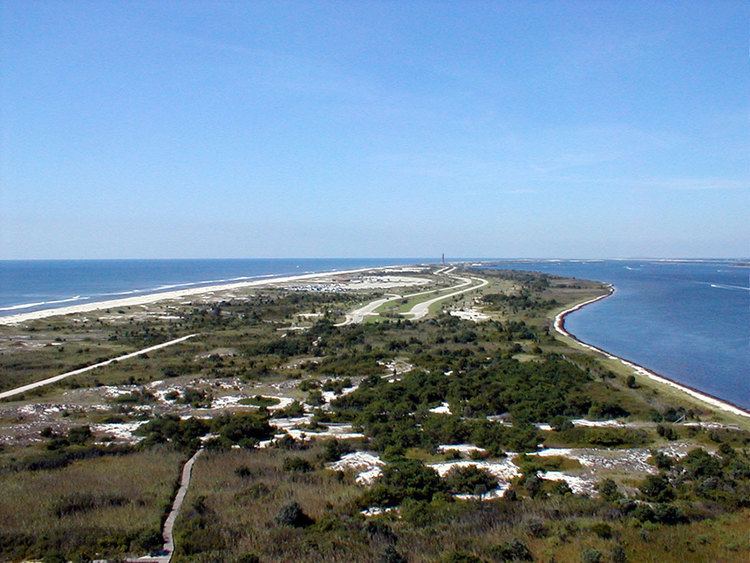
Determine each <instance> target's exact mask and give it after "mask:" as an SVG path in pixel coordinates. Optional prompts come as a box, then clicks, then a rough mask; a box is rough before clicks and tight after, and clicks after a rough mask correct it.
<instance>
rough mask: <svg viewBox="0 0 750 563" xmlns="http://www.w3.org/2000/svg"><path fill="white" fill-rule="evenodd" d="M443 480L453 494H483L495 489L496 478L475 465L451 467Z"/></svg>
mask: <svg viewBox="0 0 750 563" xmlns="http://www.w3.org/2000/svg"><path fill="white" fill-rule="evenodd" d="M444 479H445V483H446V485H447V487H448V490H449V491H450V492H451V493H454V494H484V493H486V492H487V491H490V490H492V489H494V488H496V487H497V478H496V477H494V476H493V475H492V474H491V473H489V472H488V471H487V470H486V469H482V468H479V467H477V466H476V465H468V466H464V467H460V466H456V467H453V468H451V470H450V471H448V473H447V475H446V476H445V477H444Z"/></svg>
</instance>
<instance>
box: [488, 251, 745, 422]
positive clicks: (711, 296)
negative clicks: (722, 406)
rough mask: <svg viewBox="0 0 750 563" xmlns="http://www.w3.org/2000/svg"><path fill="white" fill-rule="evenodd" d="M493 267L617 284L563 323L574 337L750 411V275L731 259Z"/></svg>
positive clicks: (514, 263)
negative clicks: (604, 296)
mask: <svg viewBox="0 0 750 563" xmlns="http://www.w3.org/2000/svg"><path fill="white" fill-rule="evenodd" d="M495 263H496V264H497V265H496V266H495V267H497V268H500V269H506V268H511V269H516V270H534V271H539V272H546V273H549V274H556V275H561V276H572V277H577V278H580V279H590V280H598V281H603V282H607V283H611V284H613V285H614V286H615V293H614V294H613V295H612V296H611V297H609V298H607V299H603V300H601V301H597V302H596V303H593V304H591V305H588V306H586V307H583V308H582V309H580V310H578V311H576V312H574V313H572V314H570V315H569V316H568V317H567V318H566V320H565V328H566V329H567V330H568V331H569V332H570V333H572V334H574V335H575V336H576V337H577V338H579V339H580V340H583V341H584V342H587V343H589V344H592V345H594V346H596V347H597V348H602V349H604V350H607V351H609V352H611V353H612V354H615V355H617V356H620V357H622V358H625V359H627V360H630V361H632V362H635V363H637V364H640V365H642V366H644V367H646V368H648V369H651V370H653V371H655V372H657V373H660V374H662V375H665V376H667V377H669V378H670V379H673V380H674V381H677V382H679V383H684V384H687V385H689V386H691V387H694V388H696V389H698V390H700V391H703V392H706V393H709V394H711V395H714V396H716V397H718V398H720V399H724V400H726V401H729V402H731V403H734V404H736V405H738V406H740V407H743V408H746V409H750V288H749V287H748V285H749V284H748V281H749V279H750V268H747V267H742V266H741V265H740V263H738V262H736V261H727V260H705V261H657V260H649V261H645V260H596V261H581V260H554V261H551V260H544V261H515V260H513V261H501V262H495Z"/></svg>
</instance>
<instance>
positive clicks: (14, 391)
mask: <svg viewBox="0 0 750 563" xmlns="http://www.w3.org/2000/svg"><path fill="white" fill-rule="evenodd" d="M195 336H198V335H197V334H188V335H187V336H181V337H180V338H175V339H174V340H170V341H169V342H162V343H161V344H156V345H154V346H149V347H148V348H143V349H142V350H137V351H135V352H130V353H129V354H124V355H122V356H117V357H116V358H112V359H110V360H104V361H103V362H99V363H96V364H92V365H90V366H86V367H83V368H78V369H74V370H73V371H68V372H65V373H61V374H60V375H55V376H52V377H48V378H47V379H42V380H41V381H36V382H34V383H29V384H27V385H22V386H21V387H16V388H15V389H9V390H8V391H3V392H2V393H0V399H7V398H8V397H13V396H14V395H20V394H21V393H25V392H26V391H31V390H32V389H36V388H38V387H44V386H45V385H49V384H51V383H57V382H58V381H61V380H63V379H66V378H68V377H70V376H71V375H79V374H81V373H86V372H87V371H91V370H92V369H96V368H100V367H104V366H108V365H109V364H112V363H114V362H121V361H122V360H128V359H130V358H135V357H136V356H141V355H143V354H148V353H149V352H155V351H156V350H161V349H162V348H166V347H167V346H174V345H175V344H179V343H180V342H185V340H189V339H191V338H193V337H195Z"/></svg>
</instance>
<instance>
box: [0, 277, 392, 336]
mask: <svg viewBox="0 0 750 563" xmlns="http://www.w3.org/2000/svg"><path fill="white" fill-rule="evenodd" d="M394 267H397V266H393V265H392V266H376V267H373V268H357V269H354V270H331V271H328V272H314V273H309V274H297V275H293V276H280V277H264V278H263V279H253V280H248V281H241V282H235V283H223V284H217V285H207V286H201V287H191V288H186V289H177V290H173V291H162V292H157V293H148V294H146V295H136V296H133V297H123V298H120V299H108V300H105V301H96V302H93V303H80V304H78V305H69V306H67V307H56V308H51V309H41V310H39V311H30V312H28V313H17V314H15V315H6V316H0V325H14V324H18V323H23V322H26V321H35V320H38V319H46V318H48V317H57V316H62V315H72V314H76V313H89V312H91V311H99V310H101V309H113V308H115V307H133V306H137V305H149V304H151V303H156V302H158V301H165V300H169V299H182V298H184V297H190V296H193V295H200V294H202V293H211V292H214V291H229V290H233V289H244V288H247V287H259V286H264V285H272V284H276V283H287V282H293V281H300V280H310V279H316V278H321V277H324V276H333V275H337V276H338V275H347V274H357V273H361V272H372V271H376V270H384V269H387V268H394Z"/></svg>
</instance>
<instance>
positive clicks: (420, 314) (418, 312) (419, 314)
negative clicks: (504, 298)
mask: <svg viewBox="0 0 750 563" xmlns="http://www.w3.org/2000/svg"><path fill="white" fill-rule="evenodd" d="M458 279H460V280H463V282H464V283H462V284H459V285H457V286H454V287H463V286H466V285H469V284H471V282H472V280H473V281H478V282H480V283H479V284H478V285H472V286H471V287H467V288H466V289H461V290H459V291H454V292H453V293H448V294H447V295H439V296H437V297H435V298H434V299H428V300H427V301H422V302H421V303H417V304H416V305H414V307H412V308H411V311H408V312H406V313H401V314H402V315H411V319H410V320H412V321H418V320H420V319H423V318H424V317H426V316H427V313H429V312H430V307H431V306H432V305H433V304H434V303H437V302H438V301H442V300H443V299H448V298H449V297H453V296H455V295H461V294H462V293H466V292H468V291H474V290H475V289H479V288H481V287H484V286H485V285H487V284H488V283H490V282H488V281H487V280H486V279H484V278H458Z"/></svg>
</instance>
